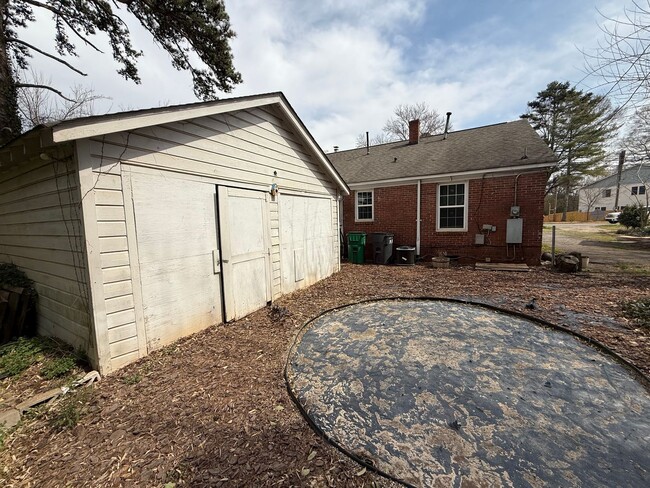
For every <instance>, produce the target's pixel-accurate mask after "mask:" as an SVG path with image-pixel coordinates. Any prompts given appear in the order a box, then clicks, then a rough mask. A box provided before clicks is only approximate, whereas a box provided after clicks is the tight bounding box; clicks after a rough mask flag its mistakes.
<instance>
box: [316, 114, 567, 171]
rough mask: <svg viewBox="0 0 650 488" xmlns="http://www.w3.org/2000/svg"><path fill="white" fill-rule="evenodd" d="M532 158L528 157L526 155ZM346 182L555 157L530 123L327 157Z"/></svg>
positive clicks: (519, 163) (547, 160)
mask: <svg viewBox="0 0 650 488" xmlns="http://www.w3.org/2000/svg"><path fill="white" fill-rule="evenodd" d="M525 155H527V157H525ZM327 157H328V158H329V159H330V161H332V164H334V167H335V168H336V169H337V170H338V172H339V173H340V174H341V176H343V179H344V180H345V181H346V183H348V184H351V183H363V182H370V181H379V180H389V179H394V178H408V177H418V176H421V177H425V176H435V175H445V174H449V173H461V172H466V171H480V170H486V171H489V170H494V169H499V168H508V167H512V166H527V165H536V164H543V163H548V165H549V166H553V165H554V164H555V163H556V161H557V160H556V158H555V155H554V154H553V152H552V151H551V149H550V148H549V147H548V146H547V145H546V143H545V142H544V141H543V140H542V139H541V138H540V137H539V136H538V135H537V133H536V132H535V131H534V130H533V128H532V127H531V126H530V124H529V123H528V122H527V121H525V120H516V121H513V122H504V123H501V124H495V125H488V126H485V127H477V128H474V129H466V130H461V131H456V132H450V133H449V134H448V135H447V139H443V136H442V135H441V134H440V135H435V136H429V137H423V138H421V139H420V142H419V143H418V144H412V145H409V143H408V141H400V142H393V143H390V144H381V145H378V146H371V147H370V154H366V148H365V147H363V148H359V149H351V150H348V151H339V152H335V153H329V154H327Z"/></svg>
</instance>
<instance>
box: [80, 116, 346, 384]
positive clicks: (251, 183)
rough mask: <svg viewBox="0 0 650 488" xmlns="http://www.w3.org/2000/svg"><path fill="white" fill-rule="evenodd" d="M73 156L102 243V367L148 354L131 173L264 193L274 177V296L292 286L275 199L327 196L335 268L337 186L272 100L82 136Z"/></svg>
mask: <svg viewBox="0 0 650 488" xmlns="http://www.w3.org/2000/svg"><path fill="white" fill-rule="evenodd" d="M77 154H78V158H79V164H80V180H81V185H82V193H84V194H87V195H88V196H87V198H85V200H84V221H85V222H88V223H87V225H86V228H87V239H88V241H89V242H93V240H94V239H96V242H97V246H96V248H97V249H95V247H94V246H90V245H89V256H88V260H89V269H90V275H91V284H92V290H93V302H94V311H95V325H96V328H97V329H98V330H97V332H96V333H97V341H98V344H99V345H100V347H99V350H100V356H101V357H102V358H104V359H103V360H102V361H100V364H101V367H102V369H103V370H104V371H105V372H107V371H111V370H115V369H117V368H119V367H121V366H123V365H124V364H126V363H128V362H131V361H133V360H135V359H137V358H138V357H140V356H143V355H145V354H146V353H147V350H146V341H145V338H144V331H143V327H142V323H143V319H142V315H143V314H142V306H143V305H142V297H141V289H140V285H139V276H138V275H137V273H138V263H137V241H136V237H135V232H134V230H133V229H134V225H135V224H134V222H129V219H133V218H134V217H135V219H136V220H137V215H133V211H132V206H131V207H129V206H130V205H131V203H130V198H131V197H130V195H131V193H130V192H131V189H130V188H129V181H130V179H129V177H128V174H129V173H150V172H151V171H152V170H154V171H157V172H158V173H159V174H160V175H164V174H166V172H173V173H174V174H175V177H177V178H178V177H180V178H186V179H189V180H197V181H204V182H210V183H213V184H215V185H225V186H235V187H238V188H244V189H252V190H261V191H265V192H267V191H269V189H270V185H271V184H272V183H276V184H277V185H278V186H279V190H280V194H279V196H278V197H277V198H276V199H275V200H273V201H271V203H270V204H269V214H270V215H269V221H270V233H271V268H272V283H271V284H272V297H273V298H277V297H279V296H280V295H281V294H282V293H283V292H286V291H285V290H283V287H282V266H283V263H282V257H281V256H282V253H281V242H280V216H279V210H278V201H279V200H280V199H282V198H283V195H285V194H286V195H293V196H301V195H302V196H312V197H314V196H319V197H324V198H329V199H330V201H331V225H332V232H331V237H330V239H331V259H332V266H331V270H332V271H331V272H333V271H336V270H338V269H339V244H338V201H337V190H336V185H335V183H333V182H332V181H331V179H330V178H329V176H327V175H326V174H325V170H324V169H323V168H322V167H321V166H320V165H319V164H318V163H317V162H316V161H315V159H314V157H313V156H312V155H311V154H310V153H309V152H308V151H307V150H306V149H305V147H304V146H303V145H302V143H301V138H300V136H298V135H296V134H295V133H294V132H293V131H292V130H291V128H290V126H289V125H288V124H287V123H286V122H285V121H283V120H282V115H281V113H280V111H276V110H275V109H273V108H272V107H264V108H255V109H250V110H246V111H240V112H233V113H228V114H222V115H215V116H210V117H202V118H200V119H196V120H190V121H183V122H176V123H171V124H165V125H162V126H155V127H149V128H143V129H138V130H135V131H132V132H130V133H116V134H109V135H106V136H100V137H95V138H92V139H87V140H82V141H78V142H77ZM156 197H157V196H156V194H155V193H153V194H152V195H151V198H152V199H155V198H156ZM191 197H192V196H191V195H188V198H191ZM91 222H94V224H93V223H91ZM328 247H329V246H328ZM93 250H95V251H96V252H95V251H93ZM104 342H105V344H104Z"/></svg>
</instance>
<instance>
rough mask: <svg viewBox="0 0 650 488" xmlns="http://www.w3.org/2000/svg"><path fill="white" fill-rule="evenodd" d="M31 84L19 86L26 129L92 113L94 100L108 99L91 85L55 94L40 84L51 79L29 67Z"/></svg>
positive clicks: (47, 82)
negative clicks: (62, 93)
mask: <svg viewBox="0 0 650 488" xmlns="http://www.w3.org/2000/svg"><path fill="white" fill-rule="evenodd" d="M29 77H30V80H29V84H30V85H34V86H31V87H26V88H20V89H19V90H18V112H19V114H20V118H21V119H22V123H23V127H24V128H25V129H29V128H31V127H34V126H36V125H40V124H47V123H51V122H58V121H61V120H67V119H72V118H76V117H85V116H88V115H94V114H95V102H97V101H99V100H109V98H108V97H104V96H102V95H98V94H96V93H95V91H94V90H93V89H92V88H85V87H83V86H81V85H74V86H72V87H71V88H70V93H69V94H68V95H66V96H64V97H61V96H56V95H55V94H53V93H52V91H51V90H46V89H44V88H40V86H42V85H49V84H51V83H52V80H51V79H49V78H46V77H45V76H44V75H43V74H41V73H36V72H34V71H32V72H31V73H30V75H29Z"/></svg>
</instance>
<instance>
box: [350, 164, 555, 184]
mask: <svg viewBox="0 0 650 488" xmlns="http://www.w3.org/2000/svg"><path fill="white" fill-rule="evenodd" d="M555 166H557V160H552V161H544V162H541V163H536V164H527V165H520V166H507V167H502V168H486V169H477V170H470V171H460V172H456V173H437V174H431V175H415V176H405V177H400V178H389V179H383V180H367V181H358V182H351V183H350V187H359V186H372V185H386V184H391V183H395V184H399V183H406V182H411V181H417V180H422V181H426V180H437V179H441V178H463V177H471V176H476V175H488V174H498V173H511V172H513V171H514V172H516V171H533V170H537V171H539V170H543V169H550V168H553V167H555Z"/></svg>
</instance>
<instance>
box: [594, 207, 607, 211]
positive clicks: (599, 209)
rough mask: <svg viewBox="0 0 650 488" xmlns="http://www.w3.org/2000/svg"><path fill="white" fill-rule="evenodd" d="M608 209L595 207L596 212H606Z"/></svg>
mask: <svg viewBox="0 0 650 488" xmlns="http://www.w3.org/2000/svg"><path fill="white" fill-rule="evenodd" d="M605 210H607V207H594V212H604V211H605Z"/></svg>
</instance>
